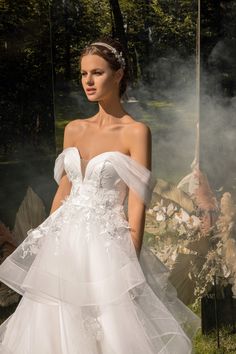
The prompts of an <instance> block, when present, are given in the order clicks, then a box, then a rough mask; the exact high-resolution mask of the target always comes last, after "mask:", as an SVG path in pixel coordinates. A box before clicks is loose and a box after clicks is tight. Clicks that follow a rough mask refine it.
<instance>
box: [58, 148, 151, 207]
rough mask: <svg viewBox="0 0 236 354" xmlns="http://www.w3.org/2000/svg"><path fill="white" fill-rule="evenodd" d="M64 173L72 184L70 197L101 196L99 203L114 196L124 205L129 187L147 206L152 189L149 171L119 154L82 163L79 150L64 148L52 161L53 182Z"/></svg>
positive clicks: (110, 152)
mask: <svg viewBox="0 0 236 354" xmlns="http://www.w3.org/2000/svg"><path fill="white" fill-rule="evenodd" d="M64 173H66V174H67V177H68V179H69V180H70V181H71V183H72V188H71V193H70V195H71V197H73V198H77V197H78V196H79V195H82V194H84V193H85V192H86V195H87V198H88V197H89V194H90V197H91V198H88V199H89V200H90V201H91V199H93V198H92V197H93V196H94V194H96V195H99V193H100V195H102V196H103V198H101V201H102V200H104V194H106V195H109V196H110V200H111V195H113V197H114V201H116V202H118V203H119V204H123V203H124V200H125V198H126V196H127V192H128V187H129V188H131V189H133V190H134V191H135V192H136V193H137V194H138V195H139V196H140V198H141V199H142V200H143V201H144V203H145V204H148V203H149V202H150V199H151V194H152V190H153V188H154V185H155V180H154V177H153V175H152V173H151V171H150V170H148V169H147V168H146V167H145V166H143V165H141V164H140V163H138V162H137V161H135V160H134V159H132V158H131V157H130V156H128V155H126V154H124V153H121V152H120V151H106V152H103V153H101V154H99V155H96V156H94V157H93V158H91V159H90V160H84V159H82V158H81V156H80V153H79V150H78V148H76V147H68V148H65V149H64V150H63V151H62V152H61V153H60V154H59V155H58V157H57V159H56V161H55V167H54V178H55V180H56V181H57V183H58V184H59V183H60V179H61V177H62V175H63V174H64Z"/></svg>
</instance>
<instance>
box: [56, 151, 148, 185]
mask: <svg viewBox="0 0 236 354" xmlns="http://www.w3.org/2000/svg"><path fill="white" fill-rule="evenodd" d="M70 149H73V150H76V152H77V154H78V156H79V162H80V174H81V180H82V183H83V182H84V181H85V179H87V174H88V171H87V170H89V168H90V165H92V162H93V161H96V159H98V158H99V157H101V156H103V155H108V154H120V155H122V156H124V157H126V158H128V159H130V160H132V161H133V162H134V163H136V164H137V165H139V166H140V167H141V168H143V169H144V170H146V171H148V172H149V173H150V174H151V175H152V173H153V172H152V171H151V170H149V169H148V168H147V167H145V166H144V165H142V164H141V163H140V162H138V161H136V160H135V159H133V158H132V157H131V156H130V155H127V154H125V153H123V152H121V151H118V150H111V151H103V152H101V153H100V154H98V155H95V156H93V157H92V158H91V159H89V160H87V161H88V163H87V164H86V167H85V171H84V176H83V174H82V165H81V160H84V159H82V158H81V155H80V151H79V149H78V148H77V147H76V146H69V147H67V148H64V149H63V150H62V153H63V152H65V151H66V150H70Z"/></svg>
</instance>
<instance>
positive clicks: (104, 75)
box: [81, 54, 120, 101]
mask: <svg viewBox="0 0 236 354" xmlns="http://www.w3.org/2000/svg"><path fill="white" fill-rule="evenodd" d="M81 75H82V85H83V89H84V91H85V93H86V95H87V98H88V100H89V101H103V100H106V99H109V98H111V97H114V94H115V95H118V96H119V81H120V78H119V75H117V71H114V70H112V69H111V68H110V65H109V63H108V62H107V61H106V60H105V59H103V58H102V57H100V56H99V55H96V54H87V55H85V56H83V57H82V59H81Z"/></svg>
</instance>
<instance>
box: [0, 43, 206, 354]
mask: <svg viewBox="0 0 236 354" xmlns="http://www.w3.org/2000/svg"><path fill="white" fill-rule="evenodd" d="M80 64H81V75H82V84H83V88H84V90H85V92H86V95H87V97H88V99H89V101H96V102H98V104H99V110H98V113H97V114H96V115H95V116H93V117H91V118H88V119H83V120H74V121H72V122H70V123H69V124H67V126H66V128H65V134H64V149H63V151H62V152H61V154H59V155H58V157H57V159H56V161H55V168H54V177H55V180H56V181H57V183H58V184H59V187H58V190H57V192H56V195H55V197H54V200H53V203H52V208H51V213H50V215H49V217H48V218H47V219H46V220H45V221H44V222H43V223H42V224H41V225H39V226H38V227H37V228H35V229H31V230H29V231H28V236H27V238H26V239H25V241H24V242H23V243H22V244H21V245H20V246H19V247H18V248H17V249H16V250H15V251H14V252H13V253H12V254H11V255H10V256H9V257H8V258H7V259H6V260H5V261H4V262H3V264H2V265H1V266H0V279H1V280H2V281H3V282H5V283H6V284H7V285H9V286H10V287H11V288H13V289H15V290H16V291H17V292H18V293H20V294H22V295H23V297H22V299H21V301H20V304H19V305H18V307H17V309H16V311H15V312H14V313H13V315H12V316H10V318H8V319H7V320H6V321H5V322H4V323H3V324H2V325H1V326H0V334H1V338H2V340H1V345H0V353H14V354H42V353H45V354H46V353H48V354H49V353H50V354H131V353H133V354H157V353H168V354H170V353H173V354H178V353H179V354H185V353H191V351H192V345H191V337H192V335H193V334H194V332H195V331H196V329H197V328H198V327H199V319H198V317H197V316H195V315H194V314H193V313H192V312H191V311H190V310H189V309H188V308H187V307H186V306H185V305H184V304H183V303H182V302H180V301H179V300H178V298H177V297H176V292H175V291H174V289H173V287H171V286H170V284H169V283H168V281H167V279H166V278H167V271H166V269H165V267H164V265H163V264H162V263H161V262H160V261H159V260H158V259H157V257H155V256H154V255H153V254H152V253H151V252H150V251H149V250H148V249H146V248H144V247H142V237H143V231H144V222H145V210H146V207H147V206H148V205H149V202H150V200H151V195H152V190H153V188H154V179H153V175H152V173H151V133H150V129H149V128H148V126H147V125H145V124H143V123H139V122H136V121H135V120H134V119H133V118H132V117H131V116H130V115H128V114H127V113H126V112H125V111H124V109H123V107H122V105H121V102H120V98H121V96H122V95H123V93H124V92H125V88H126V82H127V75H128V70H127V59H126V58H125V55H124V51H123V49H122V48H121V45H120V43H119V42H117V41H114V40H111V39H103V40H101V41H98V42H94V43H92V44H90V45H89V46H87V47H86V48H85V49H84V51H83V52H82V55H81V63H80ZM126 200H127V201H128V212H127V215H126V211H125V208H124V206H125V201H126Z"/></svg>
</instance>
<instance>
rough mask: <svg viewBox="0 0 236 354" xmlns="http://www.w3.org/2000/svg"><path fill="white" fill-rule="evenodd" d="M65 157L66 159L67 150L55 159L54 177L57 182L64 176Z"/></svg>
mask: <svg viewBox="0 0 236 354" xmlns="http://www.w3.org/2000/svg"><path fill="white" fill-rule="evenodd" d="M64 159H65V152H64V151H62V152H61V153H60V154H59V155H58V156H57V158H56V160H55V165H54V179H55V181H56V182H57V184H59V183H60V180H61V178H62V175H63V172H64V170H65V167H64Z"/></svg>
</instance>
